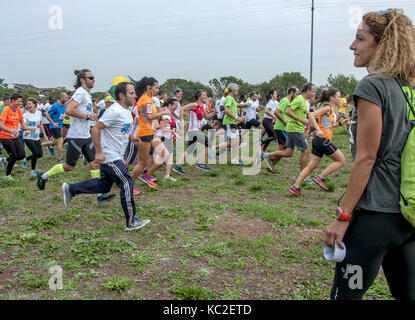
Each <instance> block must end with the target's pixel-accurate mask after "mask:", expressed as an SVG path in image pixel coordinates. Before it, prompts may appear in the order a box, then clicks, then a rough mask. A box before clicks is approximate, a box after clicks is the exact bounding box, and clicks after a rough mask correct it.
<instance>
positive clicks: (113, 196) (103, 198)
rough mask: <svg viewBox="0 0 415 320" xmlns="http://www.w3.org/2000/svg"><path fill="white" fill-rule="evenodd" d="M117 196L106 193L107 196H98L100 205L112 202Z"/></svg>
mask: <svg viewBox="0 0 415 320" xmlns="http://www.w3.org/2000/svg"><path fill="white" fill-rule="evenodd" d="M116 195H117V194H116V193H111V194H108V193H106V194H103V195H100V196H97V201H98V204H99V205H101V204H103V203H105V202H107V201H110V200H112V199H114V198H115V196H116Z"/></svg>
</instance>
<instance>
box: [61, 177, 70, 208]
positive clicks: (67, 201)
mask: <svg viewBox="0 0 415 320" xmlns="http://www.w3.org/2000/svg"><path fill="white" fill-rule="evenodd" d="M62 192H63V204H64V205H65V207H66V208H69V207H70V206H71V199H72V194H71V192H70V191H69V184H67V183H63V184H62Z"/></svg>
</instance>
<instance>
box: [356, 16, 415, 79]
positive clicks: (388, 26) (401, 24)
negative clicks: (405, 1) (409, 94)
mask: <svg viewBox="0 0 415 320" xmlns="http://www.w3.org/2000/svg"><path fill="white" fill-rule="evenodd" d="M363 21H364V22H365V23H366V24H367V25H368V27H369V31H370V33H371V34H372V35H373V36H374V38H375V41H376V43H377V44H378V47H377V49H376V53H375V55H374V56H373V58H372V59H371V60H370V62H369V65H368V71H369V73H370V74H374V75H377V76H380V77H399V78H400V79H401V80H404V81H408V82H410V83H412V84H414V83H415V27H414V25H413V24H412V21H411V20H410V19H409V18H408V17H407V16H405V15H404V14H403V10H401V9H388V10H383V11H379V12H369V13H367V14H365V15H364V16H363Z"/></svg>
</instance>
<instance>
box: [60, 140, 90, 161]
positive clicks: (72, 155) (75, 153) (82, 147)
mask: <svg viewBox="0 0 415 320" xmlns="http://www.w3.org/2000/svg"><path fill="white" fill-rule="evenodd" d="M81 153H82V154H83V155H84V157H85V159H86V160H87V161H88V162H92V161H94V160H95V148H94V144H93V143H92V138H88V139H72V138H68V151H66V161H65V162H66V163H67V164H69V165H70V166H72V167H75V165H76V163H77V162H78V159H79V156H80V155H81Z"/></svg>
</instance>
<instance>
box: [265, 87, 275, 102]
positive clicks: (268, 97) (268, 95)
mask: <svg viewBox="0 0 415 320" xmlns="http://www.w3.org/2000/svg"><path fill="white" fill-rule="evenodd" d="M274 92H277V90H269V91H268V93H267V95H266V96H265V98H266V99H267V102H268V101H269V100H271V97H272V95H273V94H274Z"/></svg>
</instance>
